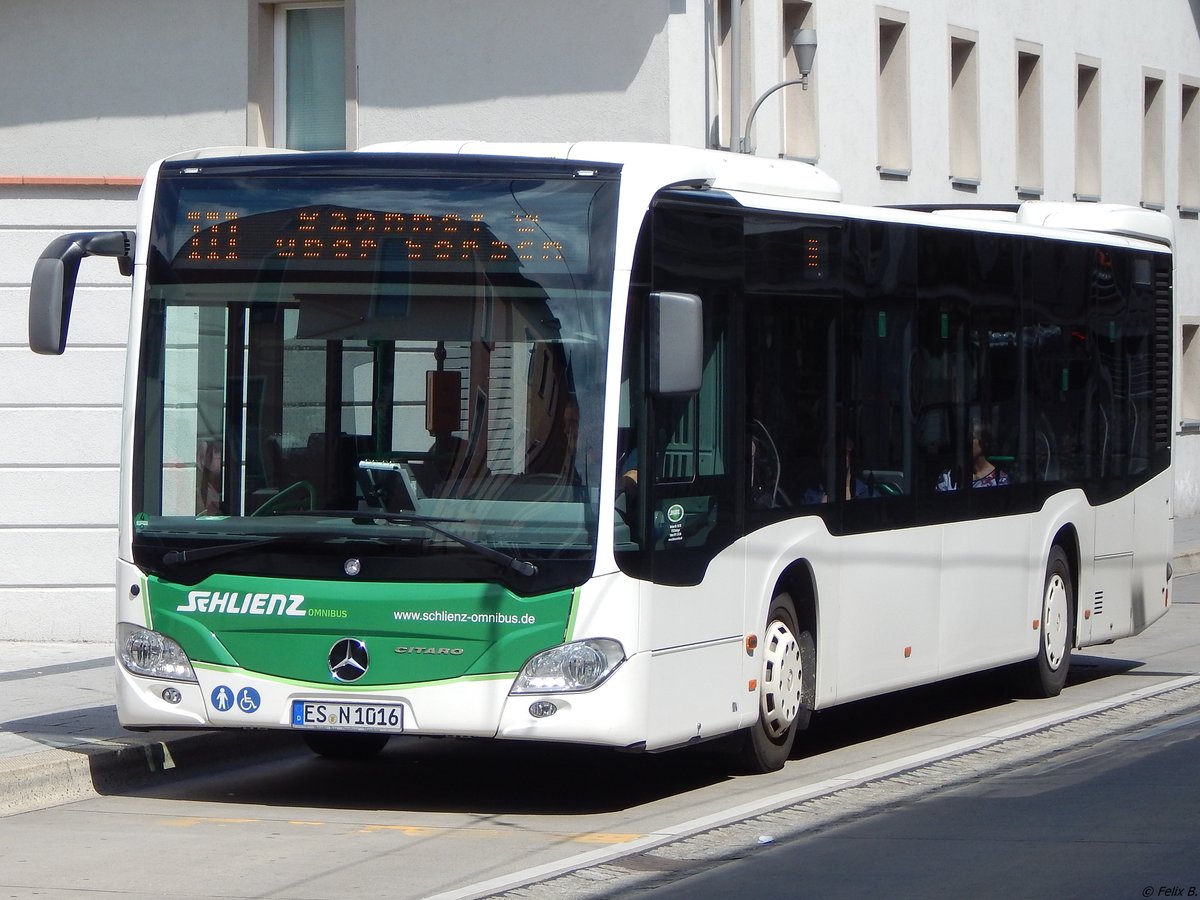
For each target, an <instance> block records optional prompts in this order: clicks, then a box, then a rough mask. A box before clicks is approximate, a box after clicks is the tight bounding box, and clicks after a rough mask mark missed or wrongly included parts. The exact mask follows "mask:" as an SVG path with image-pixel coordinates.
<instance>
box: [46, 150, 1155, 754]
mask: <svg viewBox="0 0 1200 900" xmlns="http://www.w3.org/2000/svg"><path fill="white" fill-rule="evenodd" d="M139 210H140V211H139V216H138V223H137V227H136V231H134V232H106V233H88V234H74V235H68V236H66V237H63V238H60V239H59V240H57V241H55V242H54V243H53V244H52V245H51V246H50V247H49V248H48V249H47V250H46V252H45V253H44V254H43V256H42V258H41V260H39V262H38V263H37V266H36V269H35V276H34V281H33V286H32V289H31V301H30V343H31V346H32V348H33V349H34V350H37V351H39V352H43V353H61V352H63V349H64V347H65V345H66V334H67V320H68V316H69V311H70V306H71V298H72V294H73V290H74V284H75V280H76V272H77V269H78V265H79V260H80V258H81V257H82V256H85V255H89V254H97V255H109V256H116V257H118V259H119V261H120V263H121V265H122V267H123V270H124V271H126V272H127V273H128V272H131V273H132V276H133V290H132V314H131V325H130V337H129V348H128V350H129V363H128V389H127V393H126V398H127V399H126V407H125V409H126V415H125V421H124V445H123V446H124V450H123V458H122V473H123V478H122V490H121V509H120V546H119V554H118V563H117V575H118V578H117V597H116V620H117V646H116V655H117V658H118V660H119V663H120V665H119V666H118V671H119V686H118V692H117V700H118V711H119V715H120V720H121V722H122V723H123V724H124V725H125V727H127V728H131V729H151V728H191V729H194V728H243V729H245V728H255V729H258V728H277V729H295V730H297V731H298V732H299V733H301V734H302V735H303V736H304V737H305V739H306V740H307V741H308V743H309V745H310V746H311V747H312V748H313V749H314V750H316V751H317V752H319V753H323V754H326V755H335V756H355V755H366V754H370V753H374V752H377V751H378V750H379V749H381V748H382V747H383V745H384V744H385V743H386V741H387V740H388V737H389V735H393V734H405V735H460V736H476V737H484V738H506V739H523V740H534V741H565V742H580V743H587V744H593V745H601V746H607V747H614V748H624V749H640V750H647V751H659V750H665V749H669V748H674V747H680V746H683V745H687V744H691V743H693V742H697V741H704V740H708V739H711V738H717V737H726V738H728V740H729V742H730V743H731V744H733V745H735V746H736V747H737V749H738V750H739V752H740V759H741V762H742V764H743V765H744V767H745V768H746V769H747V770H750V771H767V770H772V769H776V768H778V767H780V766H782V765H783V764H784V762H785V761H786V760H787V758H788V756H789V753H790V751H791V748H792V744H793V740H794V738H795V735H796V732H797V730H798V729H801V728H803V727H805V726H806V725H807V723H808V720H809V717H810V714H811V712H812V711H813V710H817V709H822V708H826V707H830V706H833V705H836V704H841V703H846V702H847V701H851V700H856V699H859V698H864V697H869V696H873V695H878V694H882V693H885V692H889V691H896V690H899V689H902V688H908V687H911V686H915V685H920V684H923V683H928V682H932V681H935V680H938V679H944V678H948V677H952V676H956V675H961V674H964V673H968V672H975V671H979V670H983V669H988V668H994V667H1002V666H1004V667H1009V666H1011V667H1012V668H1013V672H1014V674H1015V675H1019V676H1020V678H1019V679H1018V680H1019V681H1020V682H1021V683H1022V684H1023V685H1024V687H1023V688H1022V689H1024V690H1031V691H1032V692H1033V693H1035V694H1039V695H1047V696H1049V695H1054V694H1056V693H1057V692H1058V691H1059V690H1060V689H1061V688H1062V687H1063V684H1064V682H1065V679H1066V676H1067V670H1068V666H1069V663H1070V658H1071V652H1072V650H1073V649H1074V648H1079V647H1085V646H1088V645H1091V644H1098V643H1107V642H1109V641H1112V640H1114V639H1116V638H1120V637H1124V636H1126V635H1132V634H1137V633H1138V632H1140V631H1142V630H1143V629H1144V628H1146V627H1147V626H1148V625H1149V624H1150V623H1151V622H1153V621H1154V620H1156V619H1157V618H1158V617H1160V616H1161V615H1163V613H1164V612H1165V611H1166V609H1167V608H1168V606H1169V588H1170V580H1171V569H1170V563H1169V560H1170V549H1171V544H1172V527H1173V522H1172V506H1171V503H1172V472H1171V453H1172V446H1171V436H1172V429H1171V423H1172V390H1171V388H1172V303H1171V278H1172V257H1171V229H1170V224H1169V221H1168V220H1167V219H1166V217H1164V216H1162V215H1161V214H1159V213H1155V212H1150V211H1146V210H1142V209H1136V208H1129V207H1115V206H1102V205H1098V204H1078V205H1077V204H1057V203H1040V202H1035V203H1025V204H1022V205H1021V206H1020V207H1019V208H1013V209H1011V210H987V211H982V210H957V211H956V210H940V211H933V210H926V211H917V210H903V209H881V208H867V207H859V206H851V205H848V204H844V203H842V202H841V199H840V190H839V188H838V186H837V185H836V183H834V182H833V181H832V180H831V179H830V178H829V177H828V176H827V175H826V174H824V173H823V172H821V171H820V170H818V169H815V168H813V167H811V166H808V165H804V164H801V163H796V162H790V161H782V160H767V159H759V158H753V157H748V156H742V155H736V154H729V153H723V152H718V151H704V150H695V149H685V148H671V147H664V146H651V145H633V144H607V143H581V144H572V145H519V144H513V145H491V144H476V143H469V144H463V145H458V144H455V145H449V144H446V143H444V142H442V143H421V142H414V143H407V144H396V145H386V146H378V147H374V148H369V149H367V150H363V151H356V152H341V153H290V152H284V153H269V152H267V151H262V150H236V151H231V150H228V149H224V150H217V151H200V152H193V153H189V154H186V155H181V156H177V157H172V158H170V159H167V160H164V161H162V162H160V163H157V164H155V165H154V166H153V167H152V168H151V169H150V171H149V173H148V175H147V177H146V180H145V184H144V187H143V189H142V194H141V201H140V206H139Z"/></svg>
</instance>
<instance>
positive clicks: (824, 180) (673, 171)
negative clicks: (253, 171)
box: [171, 140, 1174, 247]
mask: <svg viewBox="0 0 1200 900" xmlns="http://www.w3.org/2000/svg"><path fill="white" fill-rule="evenodd" d="M280 152H282V153H295V152H297V151H279V150H272V149H270V148H264V147H244V148H241V147H239V148H235V147H219V148H209V149H205V150H193V151H189V152H186V153H180V154H177V155H175V156H173V157H171V159H175V160H181V159H205V158H211V157H217V156H241V155H262V154H267V153H280ZM352 152H355V153H427V154H453V155H477V156H513V157H523V158H528V159H561V160H578V161H579V162H581V163H586V162H597V163H616V164H620V165H621V166H622V167H623V168H624V179H625V180H626V182H627V184H626V188H627V189H628V188H629V187H634V185H630V184H628V182H630V181H632V182H635V183H636V188H635V190H636V189H640V192H644V194H645V196H646V197H647V199H648V198H649V197H650V196H652V195H653V194H654V193H656V192H657V191H659V190H661V189H662V188H664V187H669V186H671V185H675V184H679V185H683V184H687V185H694V186H701V185H702V186H705V187H708V188H710V189H713V190H719V191H725V192H729V193H731V194H734V195H738V194H741V195H758V196H759V197H778V198H781V199H786V200H791V201H795V200H801V201H804V200H810V201H826V202H839V201H841V199H842V189H841V186H840V185H839V184H838V183H837V181H835V180H834V179H833V178H832V177H831V176H830V175H829V174H828V173H827V172H825V171H824V170H822V169H820V168H818V167H817V166H814V165H811V164H809V163H804V162H800V161H798V160H791V159H777V158H776V159H773V158H770V157H763V156H752V155H749V154H742V153H732V152H729V151H725V150H703V149H700V148H696V147H682V146H674V145H670V144H653V143H633V142H620V141H580V142H575V143H570V142H561V143H531V142H511V143H510V142H493V141H467V140H413V141H394V142H388V143H379V144H371V145H368V146H366V147H362V148H360V149H359V150H356V151H352ZM747 199H748V198H747ZM754 205H756V206H758V207H759V208H763V205H762V204H761V203H754ZM788 205H789V206H790V204H788ZM870 209H874V208H872V207H857V208H854V209H853V211H852V210H851V208H849V207H847V213H848V214H851V215H862V214H864V213H866V212H867V211H868V210H870ZM877 209H878V214H881V216H882V217H883V218H890V217H891V215H895V214H899V215H898V218H901V219H907V218H908V217H907V216H904V215H903V213H900V212H899V210H897V209H895V208H891V209H888V208H877ZM885 210H887V211H885ZM924 210H925V212H922V213H919V214H918V215H919V216H924V215H933V216H938V217H945V218H947V219H954V218H957V219H960V220H964V224H965V222H966V221H974V222H975V223H977V227H984V226H986V224H987V223H989V222H990V223H995V224H1004V225H1013V226H1017V227H1018V228H1020V227H1022V226H1023V227H1025V228H1033V229H1037V230H1041V229H1049V230H1057V231H1063V232H1072V231H1074V232H1079V231H1083V232H1088V233H1092V234H1108V235H1114V236H1118V237H1124V238H1132V239H1135V240H1143V241H1150V242H1152V243H1155V244H1160V245H1166V246H1168V247H1169V246H1171V244H1172V243H1173V237H1174V233H1173V227H1172V224H1171V220H1170V219H1169V218H1168V217H1167V216H1166V215H1164V214H1163V213H1160V212H1156V211H1154V210H1148V209H1142V208H1141V207H1136V206H1123V205H1118V204H1107V203H1080V202H1056V201H1044V200H1029V201H1026V202H1024V203H1022V204H1021V205H1020V207H1019V208H1017V209H1016V211H1015V212H1014V211H1013V210H1012V208H997V209H988V208H986V207H972V208H954V207H947V208H935V207H933V206H932V205H931V206H927V207H924ZM889 213H890V214H891V215H889ZM909 221H912V219H909Z"/></svg>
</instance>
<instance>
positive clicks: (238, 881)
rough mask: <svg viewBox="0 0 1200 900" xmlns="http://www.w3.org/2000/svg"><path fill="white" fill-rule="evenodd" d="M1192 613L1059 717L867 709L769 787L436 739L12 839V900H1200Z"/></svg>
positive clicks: (702, 765) (854, 711) (1072, 687)
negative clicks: (902, 899) (664, 899)
mask: <svg viewBox="0 0 1200 900" xmlns="http://www.w3.org/2000/svg"><path fill="white" fill-rule="evenodd" d="M1174 603H1175V608H1174V609H1173V610H1172V611H1171V613H1170V615H1169V616H1168V617H1167V619H1165V620H1164V621H1163V622H1161V623H1159V624H1158V625H1156V626H1154V627H1152V628H1151V629H1150V630H1149V631H1148V632H1146V634H1144V635H1141V636H1139V637H1138V638H1134V639H1130V640H1128V641H1124V642H1120V643H1118V644H1115V645H1113V646H1111V647H1105V648H1093V649H1089V650H1088V651H1087V652H1086V653H1083V654H1081V655H1080V656H1079V657H1078V658H1077V659H1076V664H1075V665H1074V666H1073V674H1072V679H1071V681H1070V683H1069V684H1068V687H1067V689H1066V690H1065V691H1064V692H1063V694H1062V696H1060V697H1058V698H1055V699H1053V700H1048V701H1026V700H1020V701H1014V700H1013V699H1012V696H1011V693H1010V692H1009V691H1008V690H1007V684H1006V682H1005V681H1004V680H1003V679H1001V678H997V677H996V676H993V675H982V676H974V677H971V678H966V679H959V680H956V681H954V682H950V683H947V684H943V685H937V686H933V687H930V688H924V689H919V690H914V691H907V692H904V693H903V694H898V695H893V696H890V697H885V698H879V699H876V700H872V701H867V702H864V703H857V704H852V705H848V706H846V707H842V708H839V709H836V710H830V711H828V712H825V713H822V714H820V715H818V716H817V717H816V721H815V722H814V729H813V730H812V731H811V732H809V733H808V734H807V735H806V736H805V738H804V740H803V742H802V744H801V749H800V750H799V751H798V752H797V754H796V758H794V759H793V760H792V761H791V762H790V763H789V764H788V766H787V767H786V768H785V769H784V770H783V771H782V772H779V773H775V774H773V775H769V776H760V777H754V778H750V777H730V776H729V775H728V774H727V771H728V770H727V768H726V765H725V761H724V759H723V758H722V757H720V756H719V755H718V754H716V753H715V752H713V749H712V748H711V747H701V748H696V749H695V750H690V751H687V752H683V753H676V754H665V755H659V756H630V755H620V754H613V753H607V752H601V751H594V750H589V749H586V748H565V747H564V748H554V747H541V746H531V745H523V744H503V743H490V742H474V741H458V740H419V739H410V740H396V741H393V743H392V744H391V745H389V747H388V749H387V750H386V751H385V752H384V753H383V754H382V755H381V756H380V757H379V758H378V759H377V760H373V761H371V762H369V763H366V764H350V763H337V762H331V761H328V760H323V759H318V758H315V757H313V756H311V755H309V754H307V753H306V752H305V751H303V750H302V749H301V748H300V747H299V743H298V742H297V748H296V751H295V752H293V753H283V754H280V755H279V756H278V757H277V758H275V759H271V760H269V761H266V762H261V763H258V764H254V765H245V766H240V767H239V766H234V767H226V768H222V769H220V770H218V771H217V772H215V773H214V774H209V775H205V776H202V777H201V776H195V777H174V776H172V775H171V773H170V772H167V773H165V774H164V777H163V778H162V780H161V781H159V782H156V783H154V784H152V785H150V786H147V787H141V788H139V789H137V790H129V791H123V792H118V793H112V794H110V795H108V796H101V797H96V798H92V799H88V800H84V801H80V802H76V803H71V804H67V805H62V806H58V807H55V808H51V809H43V810H39V811H35V812H29V813H23V814H20V815H13V816H9V817H7V818H0V848H2V849H0V896H13V897H28V896H53V897H56V898H59V897H61V898H83V897H87V898H94V897H96V896H98V895H101V894H104V895H112V896H119V897H138V898H140V897H146V898H150V897H154V898H182V897H188V898H193V897H194V898H200V897H204V898H208V897H222V898H231V897H235V898H241V897H287V898H325V897H335V896H336V897H354V898H356V900H357V898H368V897H389V898H403V897H421V898H428V897H435V896H440V897H444V898H449V897H471V896H483V895H488V894H496V893H502V892H504V891H509V896H514V897H515V896H521V897H528V898H536V897H554V898H559V897H572V896H574V897H585V896H587V897H615V896H634V895H637V894H638V893H641V892H646V891H653V892H655V897H656V898H657V896H659V895H660V894H665V895H667V896H670V892H672V891H674V892H681V891H687V895H688V896H689V897H692V896H717V895H718V894H719V895H721V896H727V895H728V894H730V893H732V892H733V890H734V889H735V888H736V890H737V893H746V892H749V891H752V892H753V894H754V895H755V896H761V897H770V896H788V897H806V896H812V897H824V896H828V895H834V896H855V897H862V896H873V895H876V894H879V895H884V896H889V897H892V896H956V897H965V896H988V895H989V891H991V892H992V894H998V893H1000V892H1001V891H1003V892H1004V895H1005V896H1021V897H1027V896H1028V897H1039V896H1055V897H1064V896H1067V897H1069V896H1085V895H1086V896H1089V897H1094V896H1100V897H1105V896H1131V897H1136V896H1142V894H1141V893H1140V892H1141V891H1142V890H1144V889H1145V888H1146V887H1152V888H1153V889H1154V891H1157V889H1158V888H1159V887H1169V888H1174V887H1180V888H1182V889H1183V890H1184V892H1185V893H1184V894H1180V895H1177V896H1187V893H1186V892H1187V891H1188V890H1189V889H1190V887H1191V886H1192V885H1193V884H1200V872H1198V871H1196V870H1194V869H1193V871H1192V872H1190V873H1189V872H1188V871H1187V868H1186V864H1187V863H1189V862H1190V857H1191V856H1197V857H1198V858H1200V854H1196V853H1194V852H1191V853H1189V852H1188V851H1189V850H1192V849H1194V848H1195V847H1196V846H1197V845H1198V843H1200V842H1198V841H1197V840H1196V838H1197V837H1198V835H1197V833H1196V825H1195V819H1196V817H1197V812H1196V809H1195V807H1196V803H1195V799H1196V798H1197V797H1200V792H1198V791H1197V790H1196V788H1197V786H1198V785H1197V781H1196V775H1197V769H1198V767H1200V763H1198V762H1196V753H1195V750H1196V749H1200V747H1198V744H1197V741H1196V735H1197V726H1196V724H1195V721H1194V720H1189V716H1195V715H1196V714H1198V713H1200V678H1197V677H1196V673H1200V576H1187V577H1185V578H1181V579H1179V582H1178V583H1177V585H1176V591H1175V600H1174ZM1138 698H1140V699H1138ZM1114 705H1115V707H1114ZM1170 726H1177V727H1170ZM1156 729H1157V730H1156ZM1189 751H1190V752H1189ZM1160 753H1161V754H1163V755H1161V756H1160V755H1159V754H1160ZM1093 777H1096V778H1100V779H1101V780H1100V781H1098V782H1096V783H1095V784H1093V783H1091V782H1089V781H1088V779H1089V778H1093ZM1189 804H1190V805H1191V807H1192V808H1191V809H1189V808H1188V806H1189ZM909 817H912V818H909ZM1173 854H1174V855H1173ZM739 860H740V861H739ZM1117 872H1121V873H1125V875H1126V876H1127V877H1126V878H1125V879H1124V880H1122V881H1118V880H1117V878H1116V875H1115V874H1114V873H1117ZM918 875H923V877H924V878H925V879H926V880H925V881H924V882H918V881H917V880H916V878H917V876H918ZM728 877H733V878H737V879H738V880H737V881H733V882H726V881H724V879H726V878H728ZM1143 882H1144V883H1143ZM1084 887H1086V888H1087V890H1084ZM710 891H711V893H709V892H710ZM1113 891H1119V892H1121V893H1113ZM1129 891H1132V892H1133V893H1129ZM675 895H676V896H682V894H681V893H676V894H675ZM1151 896H1157V894H1156V893H1154V892H1152V893H1151ZM1161 896H1168V895H1167V894H1162V895H1161Z"/></svg>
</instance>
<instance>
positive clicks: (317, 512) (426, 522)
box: [289, 509, 538, 576]
mask: <svg viewBox="0 0 1200 900" xmlns="http://www.w3.org/2000/svg"><path fill="white" fill-rule="evenodd" d="M289 515H303V516H337V517H339V518H343V519H350V520H351V521H352V522H354V523H356V524H358V525H367V524H370V523H372V522H378V521H384V522H395V523H396V524H399V525H420V526H421V527H422V528H428V529H429V530H430V531H432V532H434V533H435V534H440V535H441V536H442V537H445V538H449V539H450V540H452V541H454V542H455V543H457V544H461V545H462V546H464V547H466V548H467V549H468V550H473V551H475V552H476V553H477V554H479V555H480V556H482V557H483V558H484V559H490V560H491V561H492V562H494V563H498V564H500V565H502V566H504V568H506V569H511V570H512V571H514V572H516V573H517V574H518V575H525V576H532V575H536V574H537V573H538V569H537V566H535V565H534V564H533V563H531V562H529V561H528V560H524V559H517V558H516V557H515V556H510V555H509V554H507V553H505V552H504V551H503V550H497V549H496V548H494V547H489V546H487V545H486V544H481V543H479V542H478V541H473V540H471V539H470V538H469V537H464V536H463V535H461V534H455V533H454V532H453V531H450V530H449V529H448V528H442V526H441V524H440V523H442V522H462V521H464V520H463V519H450V518H445V517H442V516H422V515H420V514H419V513H394V512H388V511H386V510H382V509H379V510H374V509H313V510H304V511H302V512H298V513H289Z"/></svg>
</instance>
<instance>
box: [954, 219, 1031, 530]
mask: <svg viewBox="0 0 1200 900" xmlns="http://www.w3.org/2000/svg"><path fill="white" fill-rule="evenodd" d="M970 240H971V248H972V252H971V254H970V273H969V275H970V288H971V299H972V306H971V322H970V332H969V334H968V337H967V341H968V346H969V354H970V356H971V359H972V365H971V372H972V375H973V382H972V383H971V384H970V385H968V402H969V410H968V419H969V423H970V427H971V439H972V449H971V452H972V463H971V466H972V472H971V484H972V486H973V487H983V486H985V487H995V486H999V487H1010V488H1015V487H1016V486H1017V485H1019V484H1021V483H1024V482H1028V480H1029V452H1028V449H1027V440H1026V434H1025V429H1024V426H1023V422H1024V421H1025V416H1024V413H1023V409H1022V407H1023V403H1022V400H1021V398H1022V396H1023V391H1022V382H1023V373H1022V370H1021V356H1020V353H1019V348H1018V342H1017V337H1018V334H1019V321H1020V319H1019V314H1020V303H1019V298H1020V293H1019V280H1018V277H1017V269H1016V266H1017V259H1016V256H1015V253H1014V244H1015V242H1014V240H1013V239H1012V238H1009V237H1007V236H1002V235H993V234H986V233H979V234H972V235H971V236H970ZM1019 502H1020V501H1019V498H1018V495H1017V493H1016V492H1014V491H1013V490H1007V491H988V492H977V491H972V493H971V495H970V497H969V499H968V503H969V505H970V508H971V514H972V516H974V517H976V518H979V517H983V516H988V515H1001V514H1003V513H1005V512H1006V511H1009V510H1010V509H1014V508H1016V507H1017V506H1018V505H1019Z"/></svg>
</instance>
